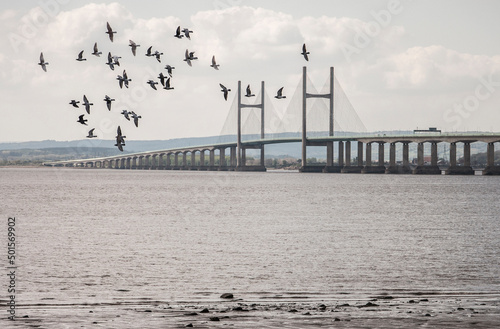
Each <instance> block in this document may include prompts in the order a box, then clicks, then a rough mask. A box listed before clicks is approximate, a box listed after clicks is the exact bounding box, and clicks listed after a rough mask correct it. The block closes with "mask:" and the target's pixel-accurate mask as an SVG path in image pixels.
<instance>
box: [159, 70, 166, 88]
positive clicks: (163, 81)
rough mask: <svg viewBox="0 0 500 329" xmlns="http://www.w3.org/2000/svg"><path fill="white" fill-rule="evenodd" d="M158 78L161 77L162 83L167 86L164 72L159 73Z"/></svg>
mask: <svg viewBox="0 0 500 329" xmlns="http://www.w3.org/2000/svg"><path fill="white" fill-rule="evenodd" d="M158 79H160V83H161V85H162V86H165V76H164V75H163V73H162V72H160V74H159V75H158Z"/></svg>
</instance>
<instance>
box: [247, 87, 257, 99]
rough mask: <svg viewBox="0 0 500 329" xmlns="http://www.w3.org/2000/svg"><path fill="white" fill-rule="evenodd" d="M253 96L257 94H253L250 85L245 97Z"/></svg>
mask: <svg viewBox="0 0 500 329" xmlns="http://www.w3.org/2000/svg"><path fill="white" fill-rule="evenodd" d="M252 96H255V95H254V94H252V91H251V90H250V85H248V86H247V93H246V95H245V97H252Z"/></svg>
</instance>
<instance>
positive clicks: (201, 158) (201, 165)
mask: <svg viewBox="0 0 500 329" xmlns="http://www.w3.org/2000/svg"><path fill="white" fill-rule="evenodd" d="M201 167H205V150H200V168H201Z"/></svg>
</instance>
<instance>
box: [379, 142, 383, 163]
mask: <svg viewBox="0 0 500 329" xmlns="http://www.w3.org/2000/svg"><path fill="white" fill-rule="evenodd" d="M384 144H385V142H378V165H379V166H385V164H384V163H385V155H384Z"/></svg>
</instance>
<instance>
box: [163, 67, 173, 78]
mask: <svg viewBox="0 0 500 329" xmlns="http://www.w3.org/2000/svg"><path fill="white" fill-rule="evenodd" d="M165 69H166V70H167V73H168V75H169V76H170V77H172V70H173V69H175V67H173V66H170V65H168V64H167V66H165Z"/></svg>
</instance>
